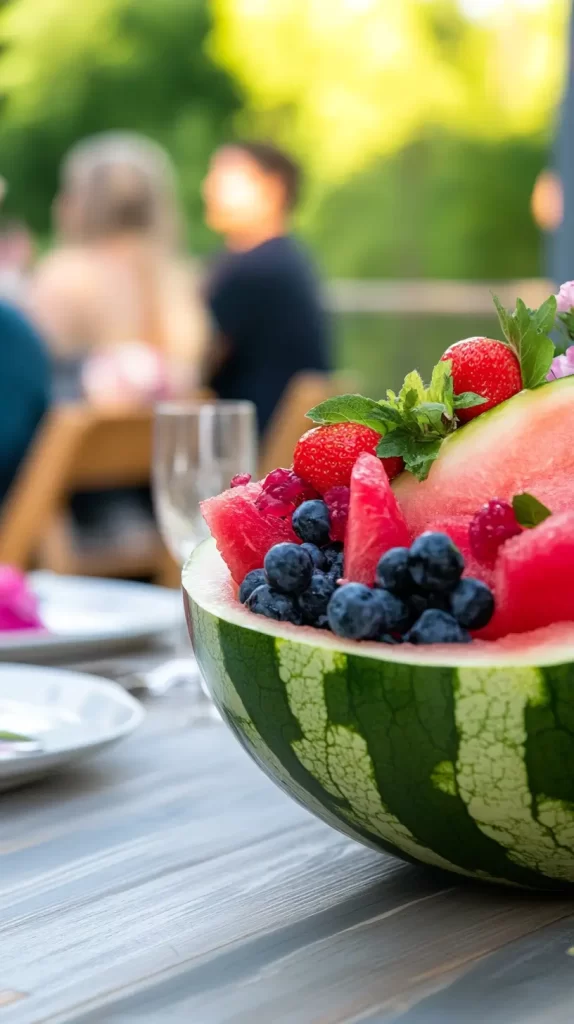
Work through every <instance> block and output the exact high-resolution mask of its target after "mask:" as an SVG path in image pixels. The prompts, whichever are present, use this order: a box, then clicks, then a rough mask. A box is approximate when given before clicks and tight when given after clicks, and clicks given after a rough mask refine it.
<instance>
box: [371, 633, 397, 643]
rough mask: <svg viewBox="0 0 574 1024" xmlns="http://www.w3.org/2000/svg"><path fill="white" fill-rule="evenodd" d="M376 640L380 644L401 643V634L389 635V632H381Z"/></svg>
mask: <svg viewBox="0 0 574 1024" xmlns="http://www.w3.org/2000/svg"><path fill="white" fill-rule="evenodd" d="M377 640H378V641H379V643H380V644H402V642H403V638H402V636H391V634H390V633H381V635H380V636H379V637H377Z"/></svg>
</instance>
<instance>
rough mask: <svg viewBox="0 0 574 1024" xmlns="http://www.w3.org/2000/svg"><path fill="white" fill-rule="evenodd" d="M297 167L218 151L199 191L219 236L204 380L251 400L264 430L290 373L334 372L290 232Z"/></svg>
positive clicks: (247, 151) (278, 156)
mask: <svg viewBox="0 0 574 1024" xmlns="http://www.w3.org/2000/svg"><path fill="white" fill-rule="evenodd" d="M300 184H301V172H300V169H299V167H298V166H297V165H296V164H295V162H294V161H293V160H292V159H291V158H290V157H289V156H288V155H287V154H286V153H283V152H282V151H281V150H279V149H278V148H276V147H275V146H273V145H270V144H267V143H263V142H234V143H230V144H229V145H227V146H224V147H222V148H221V149H219V150H217V152H216V153H215V154H214V156H213V158H212V161H211V165H210V167H209V171H208V174H207V176H206V179H205V182H204V186H203V194H204V201H205V213H206V221H207V224H208V226H209V227H210V228H212V230H213V231H216V232H217V233H218V234H220V235H222V236H223V238H224V240H225V248H226V253H225V255H224V257H223V258H222V259H221V260H220V262H219V263H218V264H217V265H216V267H215V270H214V272H213V274H212V276H211V280H210V281H209V286H208V300H209V306H210V309H211V313H212V316H213V319H214V321H215V326H216V337H215V339H214V341H213V344H212V347H211V349H210V352H209V355H210V357H211V364H210V365H208V369H207V374H206V378H207V379H206V383H208V384H209V386H210V387H211V388H213V390H214V391H215V392H216V393H217V394H218V395H219V397H220V398H226V399H250V400H251V401H253V402H254V403H255V406H256V408H257V414H258V421H259V429H260V431H263V430H264V429H265V427H266V425H267V423H268V421H269V419H270V417H271V415H272V413H273V411H274V409H275V407H276V405H277V403H278V402H279V400H280V398H281V396H282V394H283V392H284V390H285V388H286V386H287V384H288V383H289V381H290V379H291V378H292V377H293V376H294V375H295V374H297V373H300V372H302V371H304V370H310V371H319V372H321V371H328V370H329V369H330V368H331V363H330V352H329V348H330V346H329V326H328V321H327V316H326V313H325V309H324V307H323V303H322V301H321V296H320V291H319V286H318V282H317V279H316V277H315V274H314V271H313V269H312V266H311V264H310V262H309V259H308V257H307V256H306V254H305V253H304V252H303V251H302V249H301V248H300V247H299V245H298V244H297V243H296V242H295V241H294V239H293V238H291V237H290V235H289V231H290V222H291V215H292V213H293V210H294V208H295V206H296V204H297V201H298V198H299V192H300Z"/></svg>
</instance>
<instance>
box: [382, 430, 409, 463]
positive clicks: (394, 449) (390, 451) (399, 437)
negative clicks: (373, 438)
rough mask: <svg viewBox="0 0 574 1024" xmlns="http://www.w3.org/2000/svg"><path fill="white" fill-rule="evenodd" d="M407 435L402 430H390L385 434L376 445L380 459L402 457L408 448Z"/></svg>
mask: <svg viewBox="0 0 574 1024" xmlns="http://www.w3.org/2000/svg"><path fill="white" fill-rule="evenodd" d="M408 441H409V435H408V434H407V432H406V431H404V430H391V432H390V433H389V434H385V436H384V437H382V438H381V440H380V441H379V443H378V445H377V455H378V456H379V458H380V459H398V458H404V456H405V452H406V451H407V448H408Z"/></svg>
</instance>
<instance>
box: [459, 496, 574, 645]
mask: <svg viewBox="0 0 574 1024" xmlns="http://www.w3.org/2000/svg"><path fill="white" fill-rule="evenodd" d="M494 594H495V601H496V612H495V615H494V617H493V618H492V620H491V622H490V623H489V624H488V626H487V627H486V628H485V629H483V630H481V631H480V633H479V634H478V635H479V636H480V637H483V638H486V639H489V640H494V639H497V638H498V637H502V636H505V635H506V634H507V633H526V632H529V631H530V630H533V629H540V628H541V627H543V626H550V625H552V624H553V623H555V622H567V621H569V622H574V511H573V512H562V513H560V514H559V515H555V516H550V517H549V518H548V519H545V520H544V522H543V523H540V525H539V526H536V527H534V529H532V530H525V531H524V532H523V533H521V534H519V536H518V537H513V538H512V539H511V540H509V541H507V542H506V544H504V545H503V546H502V548H501V549H500V554H499V556H498V560H497V562H496V568H495V570H494Z"/></svg>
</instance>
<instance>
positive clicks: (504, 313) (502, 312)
mask: <svg viewBox="0 0 574 1024" xmlns="http://www.w3.org/2000/svg"><path fill="white" fill-rule="evenodd" d="M492 301H493V302H494V305H495V307H496V312H497V313H498V319H499V321H500V326H501V328H502V333H503V334H504V337H505V338H506V340H507V341H508V342H510V335H511V333H512V317H511V315H510V313H509V312H508V310H506V309H505V308H504V306H503V305H502V302H501V301H500V299H499V298H498V295H494V293H493V295H492Z"/></svg>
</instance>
